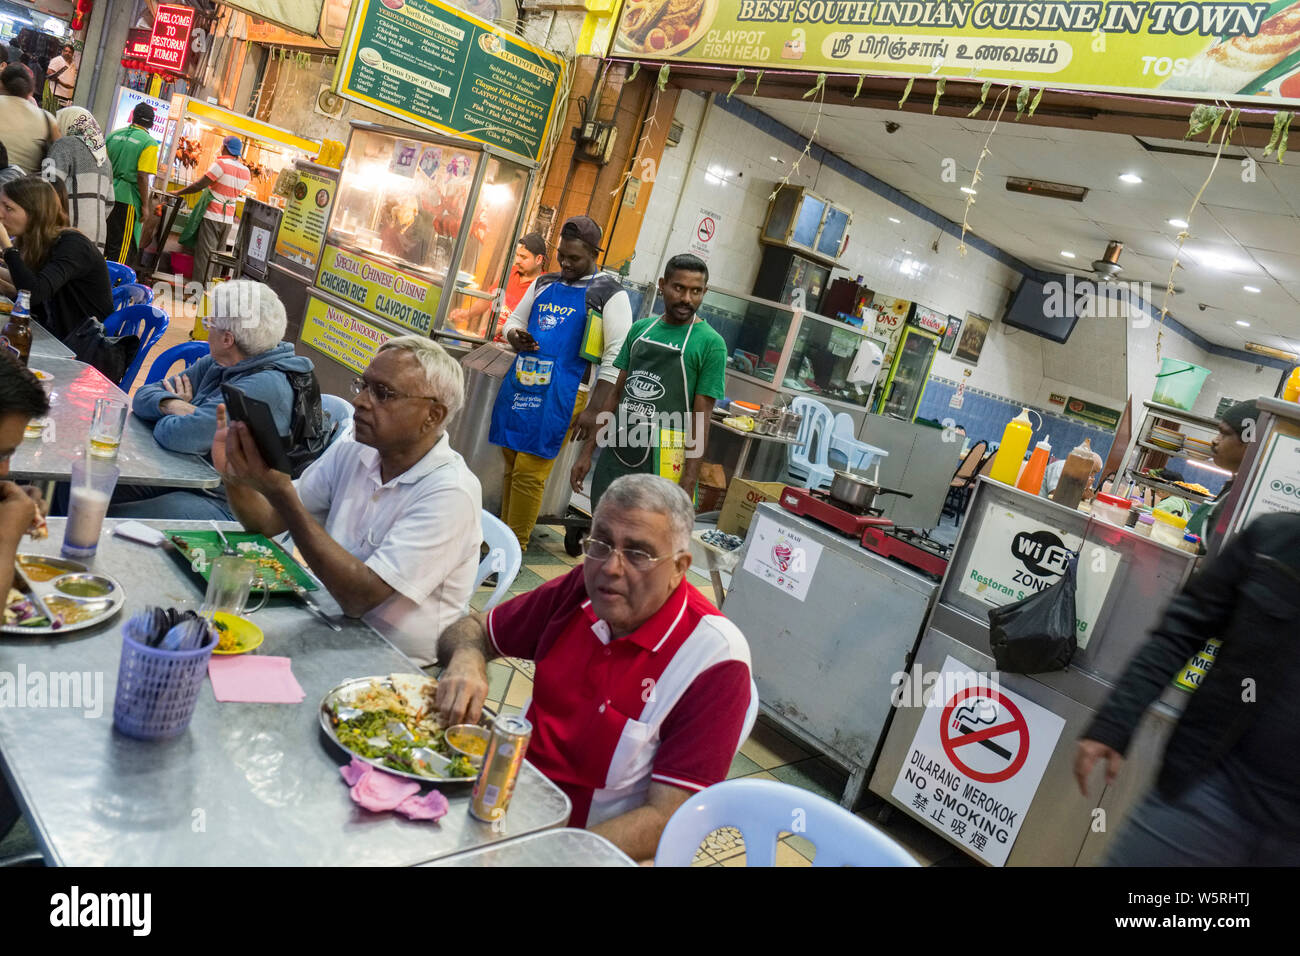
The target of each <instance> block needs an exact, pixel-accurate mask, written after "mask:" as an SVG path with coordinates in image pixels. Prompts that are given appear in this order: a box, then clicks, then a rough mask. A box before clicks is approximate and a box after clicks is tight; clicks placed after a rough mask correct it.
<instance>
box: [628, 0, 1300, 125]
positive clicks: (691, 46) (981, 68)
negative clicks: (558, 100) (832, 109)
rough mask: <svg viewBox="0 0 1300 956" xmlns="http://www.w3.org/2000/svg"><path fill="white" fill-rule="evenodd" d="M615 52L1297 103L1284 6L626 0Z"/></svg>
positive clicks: (1288, 12)
mask: <svg viewBox="0 0 1300 956" xmlns="http://www.w3.org/2000/svg"><path fill="white" fill-rule="evenodd" d="M613 52H614V53H615V54H620V55H624V56H632V57H637V58H648V59H671V60H674V61H685V62H697V63H715V64H726V65H729V66H738V67H757V68H763V67H773V68H783V69H799V68H803V69H807V70H809V71H827V72H841V73H850V74H858V73H878V74H897V75H903V76H931V75H934V76H958V77H962V78H968V79H969V78H973V79H976V80H993V81H995V82H1007V83H1014V84H1027V85H1031V86H1040V85H1050V86H1053V87H1073V88H1077V89H1089V90H1115V91H1123V92H1143V91H1144V92H1150V93H1158V94H1161V95H1174V96H1195V97H1204V96H1208V95H1218V96H1233V97H1267V98H1268V102H1270V103H1273V104H1279V103H1285V102H1291V100H1288V97H1289V96H1294V97H1297V98H1296V99H1295V100H1294V102H1296V103H1300V89H1295V90H1293V89H1292V86H1291V85H1290V84H1287V87H1286V89H1282V87H1283V84H1284V83H1285V82H1286V80H1287V79H1288V78H1291V77H1293V76H1294V77H1295V80H1294V82H1295V83H1296V84H1298V85H1300V2H1292V0H1280V2H1274V3H1234V2H1208V0H718V2H717V3H716V4H714V3H712V2H707V0H706V2H703V3H701V2H700V0H668V2H666V3H663V4H657V3H653V2H651V0H645V2H639V0H631V2H629V3H628V4H627V5H625V6H624V12H623V16H622V19H621V20H620V22H619V27H618V31H617V33H616V34H615V39H614V50H613Z"/></svg>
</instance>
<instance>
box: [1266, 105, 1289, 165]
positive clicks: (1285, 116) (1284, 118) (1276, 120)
mask: <svg viewBox="0 0 1300 956" xmlns="http://www.w3.org/2000/svg"><path fill="white" fill-rule="evenodd" d="M1290 125H1291V114H1290V113H1289V112H1287V111H1286V110H1282V111H1281V112H1278V113H1274V114H1273V135H1272V136H1270V137H1269V138H1268V145H1267V146H1265V147H1264V155H1265V156H1267V155H1268V154H1269V153H1271V152H1273V150H1275V149H1277V144H1278V141H1279V140H1280V139H1281V138H1282V131H1283V130H1284V129H1285V128H1286V127H1288V126H1290Z"/></svg>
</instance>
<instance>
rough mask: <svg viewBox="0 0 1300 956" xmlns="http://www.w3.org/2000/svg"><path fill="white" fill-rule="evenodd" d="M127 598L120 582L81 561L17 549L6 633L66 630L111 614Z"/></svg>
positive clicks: (0, 627) (83, 626)
mask: <svg viewBox="0 0 1300 956" xmlns="http://www.w3.org/2000/svg"><path fill="white" fill-rule="evenodd" d="M125 602H126V593H125V592H124V591H123V589H122V585H121V584H119V583H118V582H117V581H116V580H115V579H113V578H111V577H109V576H108V575H106V574H98V573H92V572H91V571H90V569H89V568H88V567H86V565H84V564H82V563H81V562H79V561H68V560H65V559H63V558H51V557H47V556H45V555H43V554H19V555H18V556H17V560H16V561H15V562H14V583H13V586H12V587H11V588H10V589H9V594H8V596H7V597H6V598H5V607H4V624H3V625H0V632H3V633H5V634H23V635H37V634H66V633H69V632H72V631H82V630H85V629H86V628H88V627H94V626H96V625H98V624H102V623H104V622H105V621H108V620H110V619H111V618H112V617H113V616H114V615H115V614H117V612H118V611H120V610H121V609H122V605H123V604H124V603H125Z"/></svg>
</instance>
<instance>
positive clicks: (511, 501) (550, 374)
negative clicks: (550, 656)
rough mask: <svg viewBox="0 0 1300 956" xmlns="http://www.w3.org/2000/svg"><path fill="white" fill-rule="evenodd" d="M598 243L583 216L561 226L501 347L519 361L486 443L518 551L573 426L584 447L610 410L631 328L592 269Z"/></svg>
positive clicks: (623, 305) (604, 277)
mask: <svg viewBox="0 0 1300 956" xmlns="http://www.w3.org/2000/svg"><path fill="white" fill-rule="evenodd" d="M600 238H601V236H600V227H599V226H598V225H596V223H595V222H594V221H593V220H591V219H589V218H588V217H586V216H574V217H573V218H572V219H569V220H567V221H566V222H565V223H564V225H563V227H561V229H560V244H559V246H558V247H557V253H558V255H557V262H558V263H559V266H560V271H559V272H558V273H555V272H552V273H547V274H546V275H543V276H539V277H538V278H537V280H536V281H535V282H533V284H532V286H531V287H530V288H529V289H528V291H527V292H525V293H524V297H523V298H522V299H521V300H520V301H519V305H518V306H516V307H515V311H514V313H513V314H511V316H510V319H509V320H508V321H507V322H506V341H507V342H508V343H509V344H510V347H511V348H513V349H514V350H515V351H516V352H518V353H519V355H518V356H517V357H516V359H515V364H514V368H513V370H512V372H511V374H509V375H507V376H506V378H505V381H503V382H502V383H501V390H500V391H499V392H497V399H496V404H495V405H494V406H493V409H492V427H491V430H490V431H489V433H488V440H489V441H491V442H492V444H494V445H500V446H501V452H502V455H503V456H504V458H505V477H504V480H503V483H502V488H501V519H502V520H503V521H504V522H505V523H506V524H508V525H509V526H510V530H511V531H513V532H514V533H515V537H517V538H518V539H519V546H520V547H521V548H522V549H524V550H525V551H526V550H527V549H528V539H529V538H530V537H531V536H532V533H533V525H535V524H536V523H537V515H538V513H539V512H540V511H541V507H542V492H543V490H544V489H545V487H546V479H547V477H548V476H549V475H550V473H551V469H552V468H553V467H554V466H555V457H556V455H558V454H559V453H560V448H561V446H563V444H564V438H565V435H566V433H567V432H568V431H569V428H570V427H571V426H572V428H573V437H574V439H575V440H577V441H585V440H586V439H587V438H588V437H590V436H591V435H592V434H594V433H595V431H596V413H597V412H598V411H600V410H601V409H603V408H605V407H606V403H609V404H612V403H613V395H614V383H615V382H616V381H617V379H618V370H617V369H616V368H615V367H614V359H615V358H616V357H617V356H618V354H619V351H620V350H621V349H622V346H623V340H624V338H625V337H626V336H627V330H628V328H629V327H631V325H632V304H631V302H630V301H629V300H628V296H627V292H626V291H625V290H624V289H623V287H622V286H621V285H619V283H618V280H617V279H616V278H614V277H613V276H611V275H608V274H606V273H598V272H597V271H596V256H597V255H598V254H599V253H600ZM597 363H598V364H599V366H600V370H599V372H598V374H597V379H596V383H595V385H594V386H593V387H592V389H591V393H590V395H589V396H582V395H580V394H579V391H578V386H579V385H581V384H582V380H583V378H584V377H585V376H586V374H587V369H588V366H589V365H591V364H597ZM584 399H589V400H586V401H584ZM584 404H585V405H586V407H585V408H584V407H583V406H584Z"/></svg>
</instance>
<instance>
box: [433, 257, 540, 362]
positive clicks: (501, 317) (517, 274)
mask: <svg viewBox="0 0 1300 956" xmlns="http://www.w3.org/2000/svg"><path fill="white" fill-rule="evenodd" d="M545 265H546V240H545V239H543V238H542V237H541V235H540V234H539V233H536V232H530V233H529V234H528V235H526V236H524V237H522V238H521V239H520V240H519V244H518V245H517V246H515V264H514V266H513V268H511V270H510V275H509V277H508V278H507V279H506V288H505V291H504V293H502V294H501V295H499V296H497V295H496V293H500V292H501V289H500V287H499V286H498V287H497V288H495V289H493V290H492V292H493V294H494V296H495V297H494V298H493V299H490V300H489V299H479V300H477V301H476V302H475V303H474V304H473V305H471V306H469V307H467V308H463V309H452V310H451V312H450V313H449V314H448V316H447V317H448V318H449V319H451V321H452V322H454V323H456V324H457V325H458V326H460V327H461V328H468V326H469V324H470V323H472V322H473V321H474V320H475V319H477V318H478V317H479V316H481V315H483V314H484V313H485V312H487V311H488V309H490V308H492V307H493V305H497V303H498V299H500V300H501V302H502V304H500V305H499V307H498V308H497V322H496V328H495V329H494V330H493V337H492V341H494V342H504V341H505V340H506V339H505V324H506V319H508V318H510V313H511V312H513V311H514V310H515V306H517V305H518V304H519V300H520V299H522V298H523V297H524V293H525V292H527V291H528V287H529V286H530V285H532V284H533V280H534V279H536V278H537V277H538V276H539V275H541V274H542V269H543V268H544V267H545Z"/></svg>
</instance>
